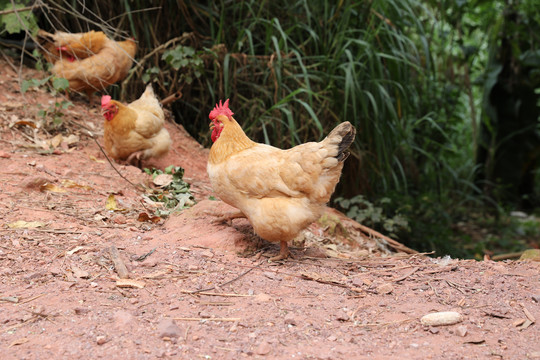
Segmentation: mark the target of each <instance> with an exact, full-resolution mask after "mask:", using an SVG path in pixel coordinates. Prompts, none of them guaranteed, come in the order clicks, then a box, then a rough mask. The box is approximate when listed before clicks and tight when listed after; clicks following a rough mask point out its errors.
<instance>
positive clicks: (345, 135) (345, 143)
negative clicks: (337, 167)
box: [326, 121, 356, 162]
mask: <svg viewBox="0 0 540 360" xmlns="http://www.w3.org/2000/svg"><path fill="white" fill-rule="evenodd" d="M355 136H356V129H355V128H354V126H352V125H351V123H350V122H348V121H346V122H343V123H341V124H339V125H338V126H336V127H335V128H334V130H332V132H330V134H328V136H327V137H326V139H327V140H328V141H330V142H331V143H335V144H336V145H337V147H338V152H337V155H336V159H337V160H338V161H339V162H343V161H345V159H347V157H348V156H349V151H347V149H348V148H349V146H351V144H352V142H353V141H354V137H355Z"/></svg>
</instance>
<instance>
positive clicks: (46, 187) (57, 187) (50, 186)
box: [39, 183, 67, 193]
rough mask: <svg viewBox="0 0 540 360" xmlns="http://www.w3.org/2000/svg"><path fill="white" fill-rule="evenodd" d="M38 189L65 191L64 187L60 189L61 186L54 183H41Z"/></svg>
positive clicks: (56, 191)
mask: <svg viewBox="0 0 540 360" xmlns="http://www.w3.org/2000/svg"><path fill="white" fill-rule="evenodd" d="M39 191H42V192H43V191H50V192H55V193H65V192H67V190H66V189H62V188H61V187H59V186H56V185H54V184H51V183H47V184H43V185H41V186H40V187H39Z"/></svg>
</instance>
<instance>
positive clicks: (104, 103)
mask: <svg viewBox="0 0 540 360" xmlns="http://www.w3.org/2000/svg"><path fill="white" fill-rule="evenodd" d="M110 102H111V97H110V96H109V95H103V96H102V97H101V107H104V106H107V105H108V104H109V103H110Z"/></svg>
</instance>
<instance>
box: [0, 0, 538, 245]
mask: <svg viewBox="0 0 540 360" xmlns="http://www.w3.org/2000/svg"><path fill="white" fill-rule="evenodd" d="M3 2H5V1H3ZM3 2H2V1H0V5H2V4H3ZM17 3H23V2H22V1H18V2H17ZM533 3H534V0H523V1H512V2H508V3H507V2H505V1H483V0H473V1H460V0H447V1H442V2H440V1H436V2H435V1H431V0H429V1H428V0H424V1H421V0H389V1H387V0H373V1H347V0H341V1H324V0H310V1H308V0H297V1H294V0H293V1H289V2H284V1H273V2H269V1H254V0H251V1H249V0H245V1H232V0H231V1H224V0H222V1H172V0H159V1H154V2H152V6H151V7H150V6H149V3H148V2H145V1H140V0H133V1H131V0H125V1H122V2H118V3H113V2H106V1H96V2H92V3H90V2H87V3H85V4H84V6H83V3H79V2H71V1H67V0H54V1H49V2H48V3H47V5H46V6H45V5H44V6H41V7H38V8H36V9H35V10H34V14H35V16H36V19H37V23H38V24H39V26H40V27H43V28H45V29H46V30H55V29H60V30H66V29H67V30H69V31H73V32H78V31H87V30H89V29H100V30H103V31H105V32H107V33H108V34H110V35H111V36H114V37H116V38H123V37H128V36H134V37H135V38H136V39H137V40H138V42H139V46H140V49H139V52H138V54H137V61H138V63H137V65H136V66H135V67H134V69H133V70H132V72H131V73H130V75H129V77H128V78H127V79H126V80H125V81H124V82H123V83H122V84H120V86H119V87H118V88H117V89H115V90H113V91H114V92H115V95H116V96H121V97H122V98H124V99H125V100H131V99H134V98H136V97H138V95H139V94H140V92H141V91H142V90H143V89H144V86H145V85H144V83H146V82H154V83H155V85H154V87H155V88H156V89H157V92H158V93H159V94H160V95H161V96H162V97H165V96H167V95H170V94H173V93H175V92H177V91H181V92H182V94H183V96H182V98H181V100H180V101H177V102H176V103H175V104H174V106H173V110H174V113H175V116H176V119H177V121H179V122H180V123H182V124H183V125H184V126H185V127H186V128H187V129H188V130H189V131H190V132H191V133H192V134H193V135H194V136H196V137H197V138H198V139H199V140H200V141H201V142H202V143H203V144H205V145H210V140H209V136H208V135H209V132H208V117H207V116H208V112H209V110H210V109H211V107H212V106H213V104H215V103H216V102H217V101H218V100H219V99H225V98H230V99H231V108H232V109H233V111H234V112H235V114H236V116H235V117H236V118H237V120H238V121H239V122H240V124H241V125H242V127H243V128H244V129H245V130H246V132H247V133H248V135H249V136H250V137H252V138H253V139H254V140H257V141H262V142H267V143H270V144H273V145H275V146H279V147H289V146H294V145H296V144H299V143H302V142H305V141H312V140H320V139H322V137H323V136H324V135H325V134H326V133H327V132H328V131H329V130H330V129H331V128H332V127H334V126H335V125H336V124H338V123H339V122H341V121H344V120H348V121H351V122H352V123H353V124H354V125H355V127H356V128H357V130H358V138H357V140H356V142H355V144H354V146H353V149H352V156H351V157H350V159H349V160H348V161H347V164H346V167H345V169H344V174H343V178H342V181H341V183H340V185H339V188H338V190H337V193H338V195H339V196H340V197H341V199H339V202H336V204H337V205H341V206H343V207H344V210H346V211H348V214H349V215H350V216H353V217H354V216H356V217H357V218H358V219H359V220H364V221H365V220H366V219H371V221H373V223H372V224H371V225H372V226H375V227H378V228H380V230H383V231H384V230H385V227H388V226H391V230H388V228H387V229H386V230H387V231H391V232H392V234H393V235H395V236H398V237H399V238H400V240H401V241H404V242H406V243H408V245H410V246H412V247H415V248H417V249H418V250H437V251H438V253H439V254H442V253H451V254H453V255H459V256H471V255H474V254H482V252H483V251H486V249H488V248H492V243H490V242H489V241H485V240H484V241H482V240H478V239H475V237H471V236H461V237H456V233H459V231H458V232H456V229H455V227H454V228H453V227H452V225H453V224H455V223H459V221H465V222H468V221H473V222H474V223H475V224H478V223H479V222H483V223H490V224H491V222H492V220H491V219H492V218H491V217H490V216H488V215H487V214H486V212H485V209H486V206H489V207H491V208H492V209H494V212H493V214H495V217H494V218H493V219H499V215H500V211H501V209H503V208H502V207H501V206H500V205H504V204H505V203H504V201H505V200H504V199H503V198H499V197H497V196H496V193H497V190H498V189H500V188H503V187H504V186H506V185H507V184H505V183H500V182H499V183H498V184H497V181H496V179H495V178H494V176H495V175H494V174H495V173H494V172H485V171H484V170H485V169H491V168H489V166H491V164H493V161H495V162H496V163H497V161H499V160H497V159H500V158H501V157H500V156H499V157H497V156H496V155H497V154H498V153H497V151H498V149H500V142H504V141H506V140H507V139H505V138H501V137H500V136H498V135H497V134H496V131H495V132H493V127H490V126H489V125H490V124H491V122H490V114H489V111H488V110H489V109H488V108H489V106H488V105H489V104H488V103H487V102H486V101H484V102H483V94H484V93H485V92H486V91H488V90H486V89H487V88H489V86H490V84H491V86H493V83H494V81H495V82H496V80H497V79H496V76H495V78H494V75H493V73H492V72H490V71H491V69H492V68H491V67H490V68H488V64H491V65H493V64H494V63H495V62H496V61H495V60H490V59H497V57H496V56H495V57H494V56H491V57H490V54H494V53H496V52H497V49H499V47H500V46H501V45H500V44H501V39H500V37H501V35H500V30H501V28H504V29H510V27H511V26H512V24H513V22H512V21H513V20H512V19H519V21H517V20H516V21H514V22H516V23H519V24H521V25H523V22H525V23H526V20H527V21H529V22H530V24H529V25H530V26H526V24H525V25H523V26H521V27H519V26H517V25H516V26H515V27H513V28H512V31H514V33H513V34H514V35H515V36H516V37H518V38H520V39H521V38H523V37H524V36H525V35H527V34H528V35H531V34H530V33H528V32H527V31H529V32H530V31H531V29H537V27H538V26H537V25H536V28H534V26H533V25H532V24H533V22H534V21H535V20H536V24H538V20H539V19H537V18H534V17H538V14H537V13H538V12H533V9H534V6H533ZM36 4H37V5H40V3H36ZM7 6H8V5H6V7H7ZM21 6H22V5H21ZM509 9H510V10H509ZM508 11H513V12H514V13H516V14H518V15H517V16H516V17H513V18H510V17H505V14H507V12H508ZM3 18H4V17H3V16H2V17H0V24H1V23H2V19H3ZM10 21H11V20H10ZM6 24H7V23H6ZM10 24H11V22H10ZM10 26H13V25H10ZM6 28H7V25H6ZM0 29H1V25H0ZM28 30H29V32H32V29H31V28H29V29H28ZM508 31H510V30H508ZM539 33H540V32H538V31H537V32H536V35H535V36H536V37H535V36H533V37H532V39H533V40H530V41H529V42H527V41H517V40H516V42H515V44H518V45H517V47H518V49H519V52H517V53H514V57H513V58H514V59H521V60H523V59H522V58H523V57H524V55H523V54H525V53H527V54H529V55H530V56H528V57H526V60H523V61H529V63H530V62H531V61H533V63H532V65H530V64H529V65H528V66H529V67H528V68H527V74H531V76H536V77H537V78H538V75H537V74H538V70H539V69H540V66H539V64H538V63H537V62H534V61H537V59H538V57H539V55H538V48H534V46H537V45H538V41H537V40H538V35H537V34H539ZM528 35H527V36H528ZM533 35H534V34H533ZM510 41H511V39H510ZM512 44H514V43H512ZM527 51H528V52H527ZM535 56H536V57H535ZM531 59H532V60H531ZM534 59H536V60H534ZM521 60H520V61H521ZM499 61H500V59H499ZM535 71H536V72H535ZM535 74H536V75H535ZM490 81H491V83H490ZM538 84H539V83H538V82H533V83H532V84H531V87H532V89H533V92H534V90H535V89H537V88H538V87H539V86H538ZM489 89H491V88H489ZM537 99H538V95H536V100H537ZM518 100H519V99H518ZM533 100H534V99H533ZM482 104H484V105H486V106H484V107H482ZM530 126H532V129H529V131H530V132H529V133H530V134H532V135H530V136H531V137H532V138H534V137H535V136H537V134H536V132H537V127H538V121H536V123H535V124H532V123H530ZM504 135H507V134H504ZM486 139H487V140H486ZM533 142H534V141H533ZM478 149H480V152H481V154H478V153H477V152H478ZM533 150H534V149H533ZM533 150H530V149H529V150H527V151H533ZM539 153H540V152H539ZM482 156H483V157H482ZM537 158H538V157H537ZM533 165H534V166H531V167H530V172H531V174H532V175H530V176H532V178H533V182H534V183H535V184H537V183H538V180H537V179H536V178H537V175H536V169H537V164H536V165H535V164H533ZM509 166H510V168H509V169H510V170H509V171H512V169H511V166H512V164H509ZM514 171H518V170H516V169H514ZM530 176H529V177H530ZM533 187H534V186H533ZM536 187H538V186H536ZM358 195H362V197H358ZM346 198H352V199H351V201H346V200H345V199H346ZM354 206H355V207H354ZM533 206H534V205H533ZM473 212H474V213H475V214H476V215H474V216H473V215H472V213H473ZM477 214H484V215H481V216H477ZM473 217H474V219H475V220H471V219H472V218H473ZM373 219H378V220H377V221H374V220H373ZM395 219H399V221H397V220H395ZM388 224H390V225H388ZM495 224H496V223H495ZM464 228H467V226H465V227H464ZM460 231H461V230H460ZM510 236H512V235H510ZM457 238H459V239H461V240H462V242H461V243H460V242H458V243H457V244H454V243H452V242H451V241H450V239H457ZM469 242H470V244H468V243H469ZM467 246H468V247H469V248H467ZM516 246H517V247H518V248H519V246H521V244H520V243H515V242H514V243H511V244H509V245H505V246H502V247H501V248H502V249H503V250H513V247H516Z"/></svg>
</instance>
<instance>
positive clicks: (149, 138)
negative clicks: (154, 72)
mask: <svg viewBox="0 0 540 360" xmlns="http://www.w3.org/2000/svg"><path fill="white" fill-rule="evenodd" d="M101 109H102V113H103V116H104V117H105V125H104V135H103V137H104V145H105V151H106V152H107V154H108V155H109V156H110V157H112V158H113V159H115V160H117V161H126V162H127V163H129V164H135V165H137V166H138V167H140V165H141V161H142V160H145V159H148V158H150V157H161V156H163V155H165V154H166V153H167V152H168V151H169V149H170V147H171V143H172V141H171V137H170V135H169V132H168V131H167V129H165V128H164V127H163V124H164V122H165V115H164V113H163V109H162V108H161V105H160V103H159V101H158V99H157V98H156V95H155V94H154V90H153V89H152V85H150V84H148V86H147V87H146V90H145V91H144V93H143V94H142V95H141V97H140V98H139V99H138V100H135V101H134V102H132V103H131V104H129V105H124V104H122V103H121V102H118V101H115V100H111V97H110V96H108V95H105V96H103V97H102V98H101Z"/></svg>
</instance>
